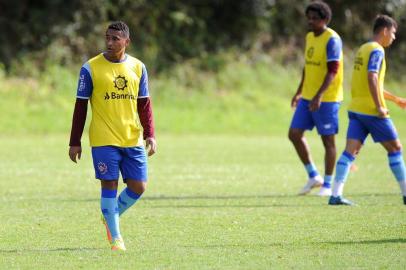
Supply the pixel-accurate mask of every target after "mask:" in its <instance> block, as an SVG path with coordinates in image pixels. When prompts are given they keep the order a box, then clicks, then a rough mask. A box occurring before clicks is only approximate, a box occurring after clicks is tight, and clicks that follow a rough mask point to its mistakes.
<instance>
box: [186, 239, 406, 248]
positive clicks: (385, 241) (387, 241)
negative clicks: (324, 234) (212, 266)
mask: <svg viewBox="0 0 406 270" xmlns="http://www.w3.org/2000/svg"><path fill="white" fill-rule="evenodd" d="M396 243H406V239H403V238H397V239H380V240H361V241H335V242H311V243H309V242H307V243H303V242H301V243H296V242H286V243H284V242H279V243H278V242H276V243H269V244H268V243H256V244H249V245H244V244H224V245H221V244H219V245H216V244H213V245H201V246H189V245H185V246H182V247H185V248H225V247H229V248H247V247H256V248H258V247H259V248H266V247H289V246H298V247H300V246H308V245H309V244H316V245H317V244H329V245H359V244H365V245H373V244H396Z"/></svg>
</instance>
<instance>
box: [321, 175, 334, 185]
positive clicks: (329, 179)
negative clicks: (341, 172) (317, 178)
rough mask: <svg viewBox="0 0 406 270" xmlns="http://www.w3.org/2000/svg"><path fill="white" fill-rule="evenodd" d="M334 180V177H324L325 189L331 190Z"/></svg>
mask: <svg viewBox="0 0 406 270" xmlns="http://www.w3.org/2000/svg"><path fill="white" fill-rule="evenodd" d="M332 179H333V176H332V175H325V176H324V183H323V187H325V188H331V180H332Z"/></svg>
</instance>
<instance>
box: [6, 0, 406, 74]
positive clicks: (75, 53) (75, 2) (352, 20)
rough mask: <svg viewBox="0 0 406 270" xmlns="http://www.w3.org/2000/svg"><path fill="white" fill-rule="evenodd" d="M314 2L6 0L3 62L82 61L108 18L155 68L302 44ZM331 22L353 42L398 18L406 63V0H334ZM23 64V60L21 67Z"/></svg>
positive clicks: (399, 53)
mask: <svg viewBox="0 0 406 270" xmlns="http://www.w3.org/2000/svg"><path fill="white" fill-rule="evenodd" d="M309 2H310V1H296V0H200V1H199V0H189V1H180V0H116V1H112V0H87V1H81V0H71V1H64V0H36V1H30V0H20V1H15V0H1V1H0V10H1V13H0V30H1V35H0V44H1V46H0V62H1V63H2V65H3V67H4V69H5V70H6V71H8V72H16V73H18V72H23V70H21V69H20V68H19V67H20V66H22V64H25V65H27V63H28V64H29V66H30V67H33V68H37V69H41V68H42V67H44V66H45V65H46V64H47V63H49V62H52V63H57V64H61V65H72V64H74V63H76V64H77V63H78V62H80V63H81V62H84V61H86V59H88V58H90V57H92V56H94V55H95V54H97V53H98V52H100V50H103V48H104V33H105V32H104V31H105V28H106V26H107V25H108V23H109V22H111V21H115V20H123V21H125V22H126V23H127V24H128V25H129V27H130V34H131V40H132V42H131V47H130V49H129V51H130V52H131V53H133V54H134V55H135V56H139V57H140V58H141V59H142V60H143V61H144V62H146V63H147V64H148V66H149V68H150V69H151V70H152V71H161V70H165V69H167V68H169V67H170V66H171V65H172V64H173V63H178V62H181V61H184V60H185V59H188V58H193V57H201V58H202V59H204V57H205V56H207V55H209V54H213V53H217V52H221V51H224V50H227V49H229V48H238V49H239V50H241V51H245V50H249V49H250V48H252V46H254V45H258V44H260V46H259V47H260V49H261V50H263V51H264V52H266V51H269V50H271V49H272V48H276V47H280V46H286V44H289V46H293V47H294V48H300V49H301V48H302V46H303V42H304V35H305V32H306V31H307V24H306V19H305V16H304V9H305V7H306V5H307V4H308V3H309ZM325 2H327V3H328V4H329V5H330V6H331V8H332V11H333V18H332V21H331V27H332V28H334V29H335V30H336V31H337V32H338V33H339V34H340V35H341V37H342V38H343V40H344V44H345V46H348V47H354V46H358V45H359V44H360V43H362V42H364V41H365V40H367V39H368V37H370V35H371V27H372V22H373V19H374V17H375V16H376V15H377V14H378V13H383V14H388V15H391V16H393V17H394V18H395V19H396V20H397V21H398V23H399V29H398V35H397V42H395V44H394V46H393V47H394V48H393V49H392V50H391V51H390V53H391V54H396V59H397V60H398V61H399V63H402V62H403V63H406V61H405V60H406V44H404V42H402V41H405V39H406V37H405V34H403V33H405V26H404V20H405V18H406V0H376V1H373V0H364V1H353V0H331V1H325ZM23 66H24V65H23Z"/></svg>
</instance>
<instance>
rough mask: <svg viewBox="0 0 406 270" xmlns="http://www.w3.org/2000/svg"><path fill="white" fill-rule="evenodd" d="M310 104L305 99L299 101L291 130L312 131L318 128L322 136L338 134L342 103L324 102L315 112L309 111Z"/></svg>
mask: <svg viewBox="0 0 406 270" xmlns="http://www.w3.org/2000/svg"><path fill="white" fill-rule="evenodd" d="M309 103H310V101H308V100H305V99H300V100H299V102H298V104H297V107H296V110H295V114H294V115H293V118H292V122H291V124H290V128H298V129H302V130H306V129H307V130H312V129H313V128H314V126H316V128H317V132H318V133H319V134H320V135H333V134H337V133H338V110H339V109H340V102H322V103H321V105H320V108H319V109H318V110H317V111H315V112H311V111H310V110H309Z"/></svg>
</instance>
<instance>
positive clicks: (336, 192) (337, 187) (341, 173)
mask: <svg viewBox="0 0 406 270" xmlns="http://www.w3.org/2000/svg"><path fill="white" fill-rule="evenodd" d="M354 159H355V157H354V156H353V155H351V154H350V153H348V152H346V151H344V152H343V153H342V154H341V156H340V158H339V159H338V161H337V165H336V176H335V178H334V186H333V190H332V196H334V197H338V196H342V195H343V189H344V183H345V181H346V180H347V177H348V173H349V172H350V167H351V163H352V162H353V161H354Z"/></svg>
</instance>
